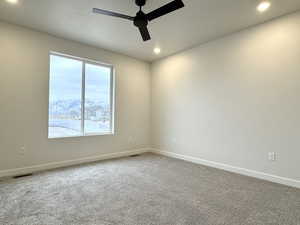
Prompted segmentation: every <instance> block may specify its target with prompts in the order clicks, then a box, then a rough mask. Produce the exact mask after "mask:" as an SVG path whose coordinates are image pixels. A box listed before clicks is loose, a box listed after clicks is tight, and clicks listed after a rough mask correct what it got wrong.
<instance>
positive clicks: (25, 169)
mask: <svg viewBox="0 0 300 225" xmlns="http://www.w3.org/2000/svg"><path fill="white" fill-rule="evenodd" d="M145 152H149V148H142V149H136V150H131V151H124V152H117V153H109V154H102V155H97V156H91V157H85V158H80V159H74V160H67V161H61V162H53V163H47V164H41V165H35V166H30V167H23V168H16V169H9V170H0V178H1V177H12V176H18V175H22V174H28V173H34V172H40V171H45V170H50V169H56V168H61V167H67V166H73V165H78V164H83V163H89V162H97V161H101V160H106V159H114V158H121V157H126V156H130V155H134V154H142V153H145Z"/></svg>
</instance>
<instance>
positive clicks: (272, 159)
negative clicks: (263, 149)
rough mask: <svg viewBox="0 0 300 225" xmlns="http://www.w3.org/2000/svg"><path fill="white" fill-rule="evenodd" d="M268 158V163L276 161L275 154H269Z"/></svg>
mask: <svg viewBox="0 0 300 225" xmlns="http://www.w3.org/2000/svg"><path fill="white" fill-rule="evenodd" d="M268 158H269V161H276V153H275V152H269V154H268Z"/></svg>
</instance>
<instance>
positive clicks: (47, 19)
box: [0, 0, 300, 61]
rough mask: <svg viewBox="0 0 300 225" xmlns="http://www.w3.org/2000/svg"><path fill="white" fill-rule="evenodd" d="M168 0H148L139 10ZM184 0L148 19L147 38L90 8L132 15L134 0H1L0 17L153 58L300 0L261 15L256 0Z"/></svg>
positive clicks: (282, 2)
mask: <svg viewBox="0 0 300 225" xmlns="http://www.w3.org/2000/svg"><path fill="white" fill-rule="evenodd" d="M170 1H171V0H148V1H147V5H146V6H145V7H144V11H145V12H150V11H151V10H153V9H156V8H157V7H160V6H162V5H164V4H166V3H168V2H170ZM183 1H184V3H185V5H186V7H184V8H182V9H180V10H178V11H176V12H173V13H172V14H169V15H167V16H164V17H161V18H159V19H157V20H154V21H152V22H151V23H150V25H149V30H150V33H151V36H152V40H151V41H149V42H143V41H142V40H141V37H140V34H139V32H138V30H137V28H136V27H134V26H133V24H132V23H131V22H130V21H126V20H123V19H119V18H113V17H108V16H102V15H96V14H93V13H92V11H91V9H92V8H93V7H98V8H102V9H107V10H113V11H116V12H120V13H124V14H128V15H132V16H134V15H135V13H136V12H137V10H138V8H137V7H136V5H135V4H134V0H19V4H17V5H11V4H8V3H7V2H6V1H5V0H0V20H3V21H7V22H10V23H14V24H19V25H23V26H26V27H30V28H34V29H36V30H40V31H45V32H48V33H50V34H53V35H56V36H59V37H63V38H67V39H71V40H75V41H79V42H82V43H86V44H89V45H93V46H97V47H100V48H104V49H109V50H113V51H116V52H119V53H123V54H126V55H129V56H133V57H135V58H139V59H143V60H146V61H153V60H155V59H158V58H160V57H164V56H167V55H171V54H174V53H176V52H179V51H182V50H184V49H187V48H190V47H192V46H195V45H197V44H201V43H204V42H207V41H209V40H212V39H216V38H218V37H220V36H224V35H226V34H230V33H232V32H235V31H238V30H241V29H243V28H246V27H249V26H252V25H255V24H259V23H262V22H265V21H267V20H270V19H272V18H275V17H278V16H281V15H284V14H288V13H291V12H295V11H297V10H299V9H300V1H299V0H271V2H272V7H271V8H270V10H269V11H267V12H265V13H263V14H261V13H258V12H257V11H256V6H257V4H258V2H259V0H183ZM155 46H159V47H160V48H161V50H162V53H161V54H160V55H159V56H156V55H155V54H154V53H153V48H154V47H155Z"/></svg>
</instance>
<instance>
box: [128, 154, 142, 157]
mask: <svg viewBox="0 0 300 225" xmlns="http://www.w3.org/2000/svg"><path fill="white" fill-rule="evenodd" d="M139 156H140V155H139V154H136V155H131V156H130V157H131V158H135V157H139Z"/></svg>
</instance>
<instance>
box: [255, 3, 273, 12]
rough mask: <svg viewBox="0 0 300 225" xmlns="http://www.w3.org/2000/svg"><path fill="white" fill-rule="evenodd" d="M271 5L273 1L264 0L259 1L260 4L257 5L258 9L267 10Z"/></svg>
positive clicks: (260, 10)
mask: <svg viewBox="0 0 300 225" xmlns="http://www.w3.org/2000/svg"><path fill="white" fill-rule="evenodd" d="M270 6H271V2H269V1H263V2H261V3H259V5H258V6H257V11H259V12H265V11H267V10H268V9H269V8H270Z"/></svg>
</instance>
